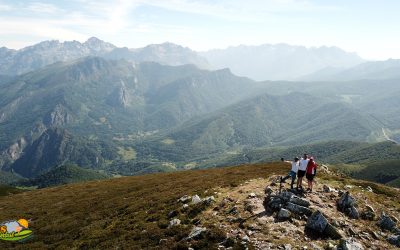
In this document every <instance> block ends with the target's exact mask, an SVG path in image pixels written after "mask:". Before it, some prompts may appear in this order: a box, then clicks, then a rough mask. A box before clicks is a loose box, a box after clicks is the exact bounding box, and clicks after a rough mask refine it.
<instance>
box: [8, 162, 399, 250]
mask: <svg viewBox="0 0 400 250" xmlns="http://www.w3.org/2000/svg"><path fill="white" fill-rule="evenodd" d="M288 169H289V166H288V165H286V164H283V163H272V164H256V165H245V166H240V167H227V168H218V169H208V170H197V171H185V172H176V173H168V174H153V175H145V176H136V177H127V178H117V179H111V180H104V181H94V182H86V183H79V184H70V185H66V186H61V187H55V188H48V189H47V188H45V189H41V190H35V191H31V192H25V193H23V194H15V195H9V196H6V197H3V198H2V199H0V206H1V207H2V208H3V209H4V211H7V212H5V213H0V221H6V220H10V218H20V217H21V216H24V218H27V219H29V220H30V222H29V227H30V229H31V230H33V232H34V234H35V238H34V239H30V240H28V241H26V242H24V244H12V243H9V242H5V241H0V246H1V247H2V248H4V249H5V248H7V249H26V248H29V249H31V248H102V249H107V248H115V247H120V248H132V247H136V248H160V247H161V248H163V249H174V248H188V247H194V248H195V249H196V248H207V249H212V248H216V247H217V246H218V245H221V244H224V245H225V244H226V245H227V247H229V245H230V246H236V247H240V246H241V241H242V238H243V237H244V235H245V234H244V233H245V232H250V231H251V232H252V234H251V235H250V236H248V240H247V243H246V244H247V245H248V246H250V247H251V246H252V245H253V244H255V243H256V241H255V240H254V236H255V234H257V235H258V237H260V241H259V242H265V241H264V240H269V241H266V243H270V244H272V245H271V248H278V247H280V246H282V244H283V242H284V240H285V239H286V237H288V233H294V234H295V236H293V237H291V238H290V239H286V240H289V241H288V242H284V244H287V243H291V244H293V243H292V241H294V242H296V241H297V242H301V244H302V245H303V244H304V246H307V247H308V248H312V247H313V246H314V247H315V244H316V245H318V246H319V247H323V246H325V245H327V244H328V242H330V243H332V244H334V245H336V244H339V240H334V239H327V238H324V237H315V234H314V236H313V237H310V235H309V234H307V232H306V230H305V227H304V225H305V223H306V222H305V221H304V220H303V219H299V218H298V217H296V216H293V218H292V220H291V221H286V222H275V217H274V216H272V215H271V214H268V213H260V214H258V216H254V214H252V213H251V212H249V210H250V211H251V209H250V208H249V209H245V206H246V204H247V205H249V204H250V205H251V204H253V202H260V203H261V204H262V198H263V197H264V191H263V190H264V188H265V186H266V185H269V184H270V183H272V182H274V181H275V179H276V177H277V176H276V175H280V174H285V173H286V171H287V170H288ZM318 181H319V182H318V184H317V186H316V187H315V190H316V191H315V193H314V194H306V196H305V197H303V198H304V199H306V200H308V201H309V202H310V203H312V206H310V208H311V209H313V210H314V209H315V210H323V211H326V212H327V213H325V215H326V216H327V217H328V219H329V221H330V222H331V221H332V220H336V221H337V222H338V224H337V225H336V224H335V228H337V229H339V230H341V231H343V232H342V233H343V237H344V238H345V239H347V238H348V237H350V236H351V232H349V230H348V229H347V227H348V226H349V225H350V226H351V227H352V228H353V229H354V230H355V231H356V234H360V235H361V233H363V232H365V231H366V232H368V237H369V238H370V237H371V234H372V232H370V231H368V230H373V231H374V232H377V235H378V238H377V239H376V240H369V239H364V237H360V238H357V239H358V240H359V241H361V242H362V244H363V245H364V244H369V245H364V246H366V247H369V246H371V245H373V244H379V245H380V246H381V247H385V248H390V245H389V243H388V242H387V241H386V239H385V237H383V236H381V233H380V232H381V229H380V228H379V227H378V226H377V225H376V224H377V223H376V221H367V220H361V219H357V220H353V219H352V220H350V219H348V218H347V217H345V216H344V215H343V214H342V213H341V212H340V211H339V210H337V209H336V208H335V206H334V205H333V206H332V204H334V202H335V201H336V200H337V199H339V196H338V194H337V193H336V192H331V193H324V192H323V191H322V185H323V184H327V185H329V186H331V187H333V188H336V189H337V190H345V186H346V185H351V186H352V187H353V188H352V189H351V190H350V193H351V195H352V196H353V197H356V202H357V203H358V204H359V206H358V208H359V209H360V212H361V209H364V207H365V204H364V203H363V202H362V201H365V200H368V204H369V205H370V206H372V207H373V208H374V209H375V212H376V214H377V215H378V214H380V213H381V212H382V211H385V212H386V213H388V214H389V215H392V214H395V213H396V211H398V209H400V207H399V204H398V202H397V201H398V199H399V193H398V190H396V189H392V188H389V187H385V186H381V185H378V184H373V183H370V182H363V181H356V180H354V179H350V178H347V177H341V176H336V175H328V174H323V173H319V176H318ZM367 186H371V187H372V188H373V192H365V188H366V187H367ZM271 188H272V190H273V191H274V192H275V191H277V189H278V186H275V187H271ZM240 190H241V191H240ZM214 192H216V193H214ZM250 193H254V194H250ZM196 194H198V195H199V196H200V197H202V198H203V197H207V196H209V195H213V196H214V199H215V202H213V201H211V203H210V205H209V206H207V205H203V204H205V203H200V204H198V205H193V204H192V203H191V202H190V200H189V202H188V203H189V204H188V208H187V210H185V209H182V207H183V204H182V203H181V202H178V201H177V200H178V199H179V198H181V197H182V196H184V195H190V196H194V195H196ZM250 196H252V197H250ZM248 197H250V198H248ZM326 204H330V205H331V207H328V206H324V205H326ZM233 207H235V208H234V209H233ZM232 209H233V210H232ZM230 210H232V211H236V212H229V211H230ZM246 210H248V211H247V212H246ZM82 211H85V212H82ZM171 212H173V213H171ZM262 212H264V210H262ZM213 218H214V219H213ZM216 218H218V219H221V221H219V220H216ZM239 218H241V219H239ZM172 219H179V220H180V224H179V225H176V226H169V224H170V221H171V220H172ZM342 223H343V225H342ZM195 225H197V226H199V227H202V228H205V229H206V231H205V232H203V233H201V234H200V237H199V238H196V237H195V238H194V239H192V240H190V239H188V238H187V237H188V236H189V234H190V232H191V231H192V230H193V228H194V227H195ZM220 225H224V227H221V226H220ZM225 226H226V227H225ZM231 227H233V229H235V231H230V229H231ZM284 227H287V228H289V227H290V228H292V227H296V230H294V231H292V230H284V229H283V228H284ZM257 228H259V229H257ZM268 228H270V229H272V230H268ZM275 229H276V230H275ZM234 232H238V233H240V234H241V233H242V232H243V234H242V235H239V236H237V237H236V233H234ZM233 234H235V235H233ZM274 235H276V237H274ZM295 237H299V238H298V239H296V238H295ZM305 237H307V238H308V239H307V241H306V240H305ZM365 237H367V236H365Z"/></svg>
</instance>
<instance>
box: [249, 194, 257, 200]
mask: <svg viewBox="0 0 400 250" xmlns="http://www.w3.org/2000/svg"><path fill="white" fill-rule="evenodd" d="M256 197H257V195H256V194H255V193H250V194H249V195H248V196H247V198H250V199H252V198H256Z"/></svg>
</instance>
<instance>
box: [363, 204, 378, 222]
mask: <svg viewBox="0 0 400 250" xmlns="http://www.w3.org/2000/svg"><path fill="white" fill-rule="evenodd" d="M375 217H376V213H375V210H374V208H373V207H371V206H370V205H366V206H365V209H364V210H363V211H362V212H361V218H363V219H365V220H374V219H375Z"/></svg>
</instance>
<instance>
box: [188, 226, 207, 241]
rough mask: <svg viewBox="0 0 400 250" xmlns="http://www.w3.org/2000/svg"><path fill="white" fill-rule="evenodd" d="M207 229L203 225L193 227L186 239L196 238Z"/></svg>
mask: <svg viewBox="0 0 400 250" xmlns="http://www.w3.org/2000/svg"><path fill="white" fill-rule="evenodd" d="M206 231H207V228H205V227H194V228H193V229H192V231H191V232H190V234H189V236H188V237H187V239H188V240H191V239H197V238H199V237H200V235H201V234H202V233H204V232H206Z"/></svg>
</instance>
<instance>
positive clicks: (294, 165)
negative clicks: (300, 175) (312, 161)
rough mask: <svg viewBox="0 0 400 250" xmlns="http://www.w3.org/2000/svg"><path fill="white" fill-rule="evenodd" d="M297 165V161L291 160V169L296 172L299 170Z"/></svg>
mask: <svg viewBox="0 0 400 250" xmlns="http://www.w3.org/2000/svg"><path fill="white" fill-rule="evenodd" d="M299 165H300V164H299V162H295V161H292V171H293V172H295V173H297V170H299Z"/></svg>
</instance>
